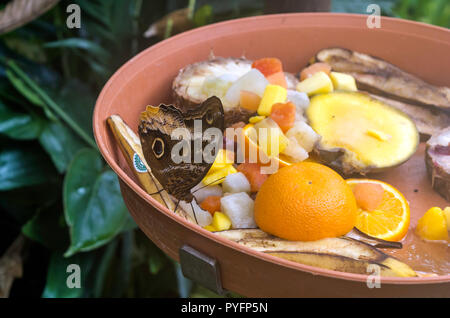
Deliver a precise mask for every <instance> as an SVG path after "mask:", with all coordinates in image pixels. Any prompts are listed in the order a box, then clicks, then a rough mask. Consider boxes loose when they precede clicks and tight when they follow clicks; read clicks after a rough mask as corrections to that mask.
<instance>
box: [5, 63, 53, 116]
mask: <svg viewBox="0 0 450 318" xmlns="http://www.w3.org/2000/svg"><path fill="white" fill-rule="evenodd" d="M6 77H7V78H8V79H9V81H10V82H11V84H12V85H13V86H14V87H15V88H16V89H17V90H18V91H19V93H21V94H22V95H23V96H24V97H25V98H26V99H28V101H29V102H31V103H32V104H34V105H37V106H39V107H43V108H45V107H46V105H45V103H44V101H43V100H42V99H41V98H40V97H39V95H37V94H36V93H35V92H33V91H32V90H31V89H30V88H29V87H28V85H27V84H26V83H24V81H23V80H22V79H20V78H19V77H18V76H16V74H14V72H12V71H11V70H9V69H7V70H6Z"/></svg>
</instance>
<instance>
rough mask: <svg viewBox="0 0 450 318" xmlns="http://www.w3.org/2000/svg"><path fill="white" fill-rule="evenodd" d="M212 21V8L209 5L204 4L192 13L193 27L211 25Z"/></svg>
mask: <svg viewBox="0 0 450 318" xmlns="http://www.w3.org/2000/svg"><path fill="white" fill-rule="evenodd" d="M212 20H213V8H212V6H210V5H207V4H205V5H204V6H202V7H200V8H198V10H197V11H196V12H195V13H194V24H195V26H197V27H199V26H203V25H207V24H209V23H211V22H212Z"/></svg>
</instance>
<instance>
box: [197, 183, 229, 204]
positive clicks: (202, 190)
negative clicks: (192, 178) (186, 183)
mask: <svg viewBox="0 0 450 318" xmlns="http://www.w3.org/2000/svg"><path fill="white" fill-rule="evenodd" d="M191 193H192V194H193V195H194V197H195V199H196V200H197V202H199V203H202V202H203V200H205V199H206V197H209V196H212V195H215V196H220V197H221V196H222V194H223V191H222V187H221V186H220V185H213V186H205V185H204V184H203V183H202V182H200V183H199V184H197V185H196V186H195V187H193V188H192V189H191Z"/></svg>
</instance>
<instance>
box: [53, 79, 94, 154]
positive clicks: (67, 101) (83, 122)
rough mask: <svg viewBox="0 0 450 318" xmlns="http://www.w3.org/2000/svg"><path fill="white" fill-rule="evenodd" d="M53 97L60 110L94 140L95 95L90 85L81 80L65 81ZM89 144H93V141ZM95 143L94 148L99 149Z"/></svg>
mask: <svg viewBox="0 0 450 318" xmlns="http://www.w3.org/2000/svg"><path fill="white" fill-rule="evenodd" d="M52 97H53V99H54V101H55V103H56V104H57V106H58V107H59V108H60V110H61V111H62V112H64V113H65V114H67V116H69V117H70V118H71V120H72V121H73V122H75V124H76V125H77V126H78V127H80V129H81V130H83V132H84V134H85V135H86V136H87V137H89V138H90V139H91V140H92V142H94V134H93V131H92V113H93V112H94V106H95V96H94V94H93V93H92V91H91V90H90V89H89V87H88V86H86V85H85V84H84V83H82V82H80V81H79V80H70V81H68V82H66V83H64V85H62V86H61V87H60V89H59V90H58V92H57V93H56V94H53V95H52ZM88 144H89V145H92V143H91V142H88ZM94 145H95V147H94V148H95V149H97V145H96V144H95V142H94Z"/></svg>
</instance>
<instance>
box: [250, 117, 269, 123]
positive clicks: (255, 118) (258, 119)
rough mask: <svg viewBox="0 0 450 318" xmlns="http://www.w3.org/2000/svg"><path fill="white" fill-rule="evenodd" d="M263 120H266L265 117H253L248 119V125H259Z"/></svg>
mask: <svg viewBox="0 0 450 318" xmlns="http://www.w3.org/2000/svg"><path fill="white" fill-rule="evenodd" d="M264 118H266V116H253V117H250V118H249V119H248V122H249V123H250V124H256V123H259V122H260V121H261V120H263V119H264Z"/></svg>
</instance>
